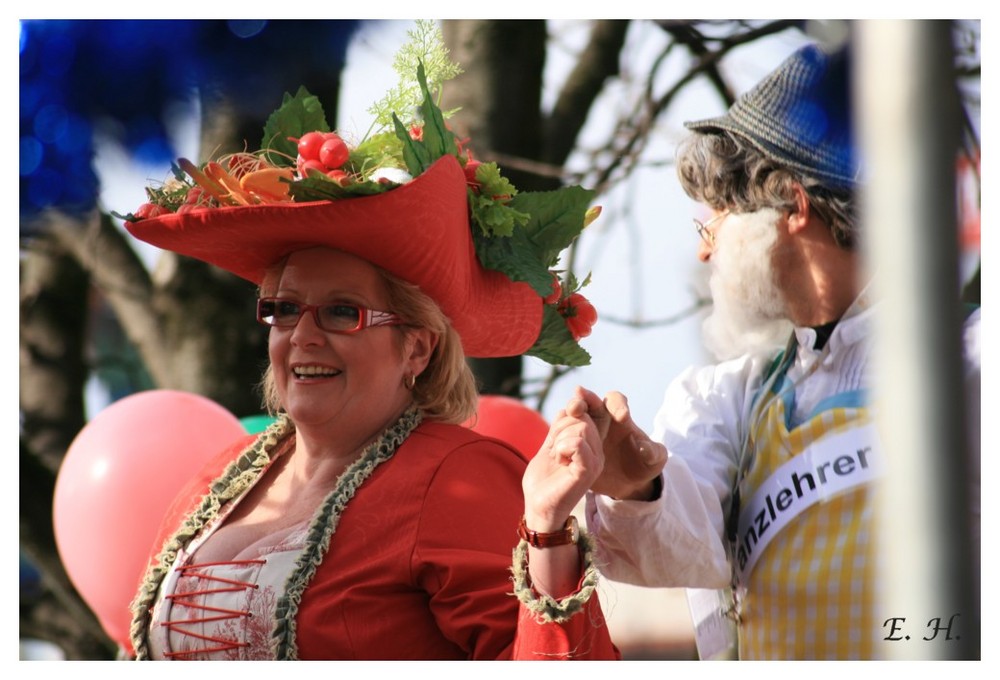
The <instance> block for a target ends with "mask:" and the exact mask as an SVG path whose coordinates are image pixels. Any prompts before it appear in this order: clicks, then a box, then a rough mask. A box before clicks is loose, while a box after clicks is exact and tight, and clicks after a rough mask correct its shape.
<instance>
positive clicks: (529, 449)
mask: <svg viewBox="0 0 1000 680" xmlns="http://www.w3.org/2000/svg"><path fill="white" fill-rule="evenodd" d="M462 425H463V426H464V427H467V428H469V429H471V430H473V431H474V432H478V433H479V434H482V435H485V436H487V437H493V438H494V439H499V440H500V441H503V442H507V443H508V444H510V445H511V446H513V447H514V448H515V449H517V450H518V451H519V452H520V453H521V455H522V456H524V459H525V460H531V459H532V458H533V457H534V456H535V454H536V453H538V449H539V448H541V446H542V442H544V441H545V436H546V435H547V434H548V433H549V424H548V422H546V420H545V418H543V417H542V414H540V413H539V412H538V411H535V410H534V409H531V408H528V407H527V406H525V405H524V404H523V403H522V402H520V401H518V400H517V399H514V398H512V397H501V396H498V395H492V394H484V395H482V396H480V397H479V408H478V411H477V414H476V415H474V416H473V417H472V418H470V419H469V420H467V421H465V422H464V423H462Z"/></svg>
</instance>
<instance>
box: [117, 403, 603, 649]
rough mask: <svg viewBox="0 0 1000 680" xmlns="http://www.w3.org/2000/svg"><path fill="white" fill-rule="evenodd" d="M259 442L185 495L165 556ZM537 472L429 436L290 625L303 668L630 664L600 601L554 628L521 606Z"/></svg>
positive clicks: (359, 511)
mask: <svg viewBox="0 0 1000 680" xmlns="http://www.w3.org/2000/svg"><path fill="white" fill-rule="evenodd" d="M253 441H254V438H248V439H247V440H245V441H241V442H239V444H238V445H237V446H235V447H233V448H231V449H229V450H227V451H225V452H223V454H222V455H221V456H220V457H219V458H218V459H216V461H214V462H213V464H211V465H209V466H208V467H207V468H206V469H205V470H204V471H203V472H202V474H201V475H199V477H198V478H197V479H195V480H194V481H193V482H192V483H191V484H190V485H189V487H188V488H187V489H186V491H185V492H184V493H182V494H181V496H180V497H179V498H178V501H177V502H175V504H174V506H173V508H172V510H171V512H170V513H169V514H168V516H167V518H166V521H165V523H164V530H163V531H162V532H161V535H160V537H159V539H158V541H157V543H156V544H155V545H156V546H157V552H158V551H159V550H158V547H159V546H161V545H163V544H164V541H166V540H168V539H169V538H170V537H171V536H172V535H173V534H174V533H175V532H176V530H177V527H178V526H180V525H181V523H182V521H183V519H184V518H185V517H186V516H187V515H188V514H190V512H191V511H192V510H193V509H194V508H196V507H197V506H198V504H199V501H200V500H201V498H202V496H204V495H205V493H206V492H207V491H208V488H209V484H210V482H211V481H212V480H214V479H215V478H217V477H218V476H219V475H220V473H221V472H222V470H223V469H224V468H225V467H226V465H227V464H228V463H230V462H231V461H232V460H233V459H234V458H236V457H237V456H238V455H239V453H240V452H241V451H243V449H244V448H245V447H246V446H247V445H248V444H250V443H252V442H253ZM524 468H525V461H524V460H523V459H522V457H521V456H520V454H518V453H517V452H516V451H515V450H514V449H513V448H511V447H509V446H507V445H506V444H504V443H501V442H499V441H496V440H493V439H487V438H484V437H482V436H480V435H478V434H476V433H474V432H472V431H470V430H468V429H466V428H463V427H459V426H455V425H442V424H439V423H429V422H425V423H423V424H421V425H420V426H418V427H417V428H416V429H415V430H414V431H413V432H412V433H411V434H410V435H409V437H408V438H407V439H406V440H405V441H404V442H403V443H402V445H401V446H400V447H399V449H398V450H397V451H396V453H395V454H394V455H393V457H392V458H391V459H389V460H388V461H386V462H384V463H382V464H380V465H379V466H378V467H377V468H375V470H374V472H373V473H372V475H371V476H370V477H369V478H368V479H367V480H366V481H365V482H364V483H363V484H362V485H361V486H360V487H359V488H358V490H357V492H356V494H355V495H354V497H353V498H352V499H351V500H350V501H349V502H348V503H347V505H346V507H345V509H344V510H343V513H342V514H341V515H340V520H339V523H337V525H336V529H335V531H334V533H333V534H332V538H331V540H330V544H329V548H328V550H327V551H326V553H325V555H323V557H322V561H321V562H320V564H319V566H318V567H317V569H316V571H315V574H314V575H313V577H312V578H311V579H310V580H309V581H308V585H307V586H306V588H305V590H304V592H303V595H302V599H301V603H300V605H299V607H298V611H297V612H293V615H294V616H293V617H290V618H292V619H293V620H292V621H278V622H276V625H277V626H289V625H291V626H292V627H293V630H294V634H293V635H292V638H293V640H294V647H295V648H296V649H297V657H298V658H301V659H509V658H518V659H559V658H582V659H613V658H618V656H619V655H618V650H617V649H616V648H615V647H614V645H613V644H612V643H611V640H610V637H609V635H608V630H607V626H606V623H605V621H604V617H603V614H602V612H601V609H600V604H599V602H598V599H597V596H596V593H595V592H593V589H592V588H591V589H589V592H587V593H586V594H585V595H580V596H577V598H576V599H577V602H576V603H575V605H577V606H578V605H579V604H580V600H582V599H583V598H584V597H586V601H585V602H584V603H583V606H582V609H581V610H580V611H578V612H577V613H576V614H573V615H572V616H569V618H568V619H567V620H566V621H564V622H563V623H543V622H542V621H541V620H540V618H539V617H538V616H537V615H536V614H534V613H533V612H532V611H531V610H530V605H525V604H522V603H520V602H519V601H518V599H516V598H515V597H514V596H513V586H512V582H511V580H512V579H511V554H512V551H513V549H514V548H515V546H516V545H517V543H518V539H517V536H516V532H515V529H516V527H517V523H518V520H519V518H520V516H521V514H522V512H523V500H522V492H521V477H522V475H523V473H524ZM154 562H155V557H154ZM589 569H591V570H592V569H593V567H592V566H591V567H589ZM591 575H592V574H591ZM522 585H523V584H522ZM522 590H523V588H522ZM570 611H572V607H571V608H570ZM146 617H147V618H148V612H147V613H146ZM279 618H280V615H279ZM133 629H135V624H133Z"/></svg>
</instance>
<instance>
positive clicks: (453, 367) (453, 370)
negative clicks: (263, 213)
mask: <svg viewBox="0 0 1000 680" xmlns="http://www.w3.org/2000/svg"><path fill="white" fill-rule="evenodd" d="M287 259H288V258H287V257H285V258H282V259H281V260H279V261H278V262H276V263H275V264H273V265H271V267H269V268H268V270H267V272H266V273H265V274H264V278H263V280H262V282H261V284H260V294H261V296H268V295H273V294H274V292H275V291H276V290H277V287H278V282H279V280H280V279H281V273H282V271H283V270H284V268H285V262H286V261H287ZM373 266H374V265H373ZM375 269H376V270H377V271H378V273H379V275H380V276H381V277H382V280H383V281H384V282H385V287H386V292H387V296H388V300H387V307H388V309H387V310H386V311H390V312H393V313H394V314H398V315H399V316H401V317H402V318H403V319H405V320H406V325H404V326H396V327H395V328H397V329H400V332H401V333H404V334H405V333H407V332H408V328H407V327H417V328H426V329H427V330H429V331H431V333H432V334H433V335H434V336H435V337H436V338H437V345H436V347H435V348H434V351H433V353H432V354H431V358H430V360H429V361H428V363H427V368H425V369H424V371H423V372H422V373H421V374H420V375H418V376H416V381H415V383H414V386H413V389H412V390H411V391H412V393H413V401H414V403H415V404H416V406H417V408H419V409H420V410H421V411H422V412H423V414H424V417H425V418H429V419H433V420H436V421H438V422H444V423H462V422H465V421H466V420H468V419H469V418H470V417H471V416H472V414H473V413H474V412H475V410H476V406H477V404H478V400H479V393H478V391H477V389H476V380H475V377H474V376H473V374H472V369H470V368H469V365H468V364H467V363H466V361H465V352H464V351H463V350H462V339H461V338H460V337H459V335H458V332H457V331H456V330H455V329H454V327H453V326H452V325H451V322H450V321H449V320H448V317H446V316H445V315H444V312H442V311H441V308H440V307H438V305H437V303H436V302H434V300H432V299H431V298H430V297H429V296H427V295H426V294H425V293H424V292H423V291H422V290H420V288H419V287H418V286H415V285H413V284H412V283H409V282H408V281H404V280H403V279H401V278H399V277H397V276H395V275H393V274H390V273H389V272H387V271H385V270H384V269H382V268H381V267H375ZM399 338H400V340H399V348H400V350H402V347H403V336H399ZM260 389H261V393H262V395H263V405H264V407H265V408H266V409H267V411H268V413H270V414H272V415H274V414H276V413H277V412H279V411H281V410H282V404H281V400H280V398H279V396H278V390H277V386H276V385H275V381H274V373H273V370H272V367H271V364H270V363H268V366H267V370H265V371H264V377H263V379H262V380H261V383H260Z"/></svg>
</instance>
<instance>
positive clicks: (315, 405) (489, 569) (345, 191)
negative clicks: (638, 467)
mask: <svg viewBox="0 0 1000 680" xmlns="http://www.w3.org/2000/svg"><path fill="white" fill-rule="evenodd" d="M418 78H419V79H420V82H421V86H422V88H423V93H424V97H425V101H424V105H423V110H422V117H423V120H422V126H423V127H422V128H421V132H422V134H419V135H418V134H415V133H410V132H409V131H408V127H407V126H404V125H403V124H402V123H401V122H400V121H398V119H397V120H396V123H397V124H396V126H395V127H396V134H386V135H383V136H382V137H379V136H376V137H374V138H372V139H371V140H370V141H369V142H368V143H367V144H366V145H365V146H364V148H362V146H359V147H358V148H356V149H353V150H350V149H346V147H345V148H343V149H341V148H340V144H342V141H340V138H339V137H337V136H336V135H335V134H333V133H328V132H325V130H326V129H327V128H326V124H325V121H319V122H317V121H316V120H315V119H314V118H309V116H313V115H314V113H313V112H315V110H316V105H318V102H316V101H315V98H311V97H309V95H308V93H305V92H304V91H300V93H299V94H298V95H296V96H295V97H294V98H293V97H286V101H285V103H284V104H283V107H282V110H281V114H282V115H278V116H275V117H273V118H272V121H271V122H269V124H268V127H267V128H265V144H264V145H263V146H265V147H266V149H267V151H266V152H265V153H262V154H249V153H247V154H239V155H237V156H234V157H231V158H229V159H225V160H224V161H222V162H215V163H208V164H205V165H203V166H200V167H196V166H194V165H193V164H191V163H188V162H185V161H181V167H183V168H184V169H185V170H186V171H187V173H188V176H187V177H184V178H183V179H177V180H174V181H173V182H171V183H169V184H168V185H165V186H164V187H163V188H162V189H158V190H153V191H151V192H150V196H151V199H152V200H151V204H150V205H148V206H144V207H143V209H142V210H141V211H137V215H139V214H141V215H143V216H144V217H141V218H140V217H137V215H133V216H130V220H129V222H128V224H127V227H128V229H129V230H130V231H131V233H133V234H134V235H135V236H136V237H138V238H140V239H142V240H144V241H147V242H149V243H152V244H154V245H157V246H160V247H162V248H166V249H169V250H173V251H175V252H178V253H181V254H184V255H188V256H192V257H196V258H199V259H201V260H204V261H207V262H210V263H212V264H215V265H218V266H220V267H222V268H224V269H227V270H229V271H231V272H233V273H235V274H238V275H240V276H242V277H244V278H246V279H249V280H251V281H253V282H254V283H256V284H258V285H259V287H260V296H259V300H258V303H257V316H258V320H260V321H261V322H262V323H264V324H266V325H268V326H269V333H270V335H269V354H270V366H269V367H268V370H267V373H266V375H265V378H264V383H263V385H264V392H265V400H266V402H267V404H268V406H269V407H270V408H271V409H272V410H273V411H274V412H275V413H277V415H278V418H277V420H276V422H275V423H274V424H273V425H272V426H271V427H270V428H269V429H267V430H266V431H264V432H263V433H261V434H260V435H257V436H255V437H250V438H248V439H247V440H246V441H244V442H240V443H239V444H238V445H237V446H234V447H233V448H232V449H231V450H229V451H224V452H222V453H221V455H220V456H219V458H218V459H217V460H216V461H215V462H214V463H213V464H211V465H209V466H208V467H207V468H206V469H205V470H203V471H202V472H201V473H200V474H199V475H198V476H197V477H196V478H195V479H194V480H192V482H191V484H190V485H189V488H188V489H187V491H185V492H184V493H182V494H181V495H180V496H179V497H178V499H177V501H176V503H175V504H174V507H173V508H172V510H171V511H170V513H169V515H168V517H167V518H166V520H165V521H164V525H163V531H162V535H161V537H160V539H159V540H158V542H157V544H156V545H155V546H154V551H155V552H154V557H153V558H152V559H151V561H150V565H149V568H148V570H147V572H146V574H145V576H144V578H143V580H142V583H141V586H140V589H139V592H138V595H137V596H136V599H135V601H134V603H133V617H134V618H133V624H132V631H131V645H132V650H130V651H131V654H130V656H133V657H135V658H139V659H199V660H200V659H506V658H522V659H576V658H581V659H587V658H616V657H617V656H618V652H617V650H616V649H615V647H614V646H613V644H612V643H611V640H610V638H609V636H608V631H607V627H606V625H605V622H604V618H603V615H602V612H601V610H600V605H599V603H598V600H597V596H596V592H595V582H596V572H595V570H594V568H593V565H592V559H591V553H590V551H591V548H590V542H589V540H588V538H587V536H586V535H581V533H580V532H579V530H578V528H577V526H576V523H575V520H574V519H573V518H572V517H570V516H569V514H570V512H571V511H572V508H573V507H574V505H575V504H576V502H577V501H578V500H579V499H580V498H581V497H582V496H583V493H584V492H585V490H586V489H587V488H588V487H589V486H590V483H591V482H592V480H593V479H594V478H595V477H596V475H597V474H598V473H599V471H600V470H599V464H598V463H597V462H596V460H595V459H594V457H593V455H592V449H591V448H590V447H589V444H591V443H592V442H590V438H592V437H593V436H595V434H593V433H594V432H595V431H594V429H593V427H591V428H590V429H589V430H585V429H584V428H582V427H581V426H580V425H579V424H578V422H577V421H576V420H571V419H568V418H562V417H560V418H557V420H556V422H554V423H553V425H552V429H551V431H550V434H549V437H548V439H547V440H546V442H545V444H544V445H543V447H542V449H541V451H540V452H539V454H538V455H537V456H535V458H534V459H533V461H532V462H531V464H530V465H528V466H527V470H526V463H525V461H524V459H523V458H522V457H521V455H520V454H519V453H518V452H517V451H516V450H515V449H514V448H513V447H511V446H508V445H506V444H504V443H502V442H499V441H497V440H493V439H488V438H484V437H482V436H480V435H478V434H476V433H474V432H472V431H471V430H469V429H467V428H463V427H461V426H459V425H458V423H461V422H463V421H465V420H467V419H468V418H469V417H470V416H471V415H472V413H473V412H474V409H475V406H476V400H477V393H476V388H475V383H474V379H473V376H472V374H471V372H470V370H469V368H468V366H467V364H466V362H465V358H466V356H479V357H496V356H508V355H517V354H523V353H531V354H534V355H536V356H540V357H542V358H543V359H546V360H549V361H553V362H558V363H580V362H582V361H586V360H587V355H586V353H585V352H583V350H582V349H580V347H579V346H578V345H577V343H576V338H575V337H574V335H573V334H571V333H570V332H569V330H568V329H567V327H566V324H565V320H564V317H565V316H566V315H571V314H572V311H571V310H570V311H568V310H567V305H566V304H565V300H566V299H567V298H568V297H569V295H570V294H571V293H572V292H574V291H571V290H567V291H565V292H564V293H563V294H562V295H556V296H554V297H552V298H550V299H549V300H548V301H547V302H546V301H543V298H545V297H547V296H549V294H550V293H551V290H552V286H553V284H552V274H551V273H550V271H549V270H550V269H551V267H552V266H553V265H554V264H555V262H556V259H557V257H558V253H559V252H560V251H561V250H562V249H563V248H565V247H566V245H568V244H569V243H570V242H571V241H572V240H573V239H574V238H575V237H576V236H577V235H578V234H579V233H580V230H581V229H582V228H583V226H584V223H585V221H586V219H587V218H586V215H587V203H588V201H589V199H590V197H591V194H590V192H586V191H583V190H582V189H579V188H577V187H574V188H569V189H567V190H564V191H560V192H550V193H549V194H545V195H532V194H520V195H516V192H515V190H514V189H513V187H511V186H510V185H509V183H508V182H506V180H504V179H503V178H502V176H500V174H499V171H498V170H497V168H496V167H495V166H494V165H492V164H484V166H485V167H481V168H480V169H479V170H474V168H475V167H476V164H475V163H473V162H471V160H470V158H471V157H470V156H469V154H468V152H467V151H466V150H464V149H462V148H461V147H462V145H461V144H458V143H456V140H455V138H454V135H452V134H451V132H450V131H449V130H448V129H447V128H446V127H445V125H444V123H443V119H442V117H441V112H440V111H439V110H438V109H437V107H436V106H435V105H434V104H433V100H432V98H431V97H430V94H429V91H428V89H427V85H426V82H425V80H424V79H423V73H422V70H421V71H420V72H419V73H418ZM295 112H298V113H295ZM320 115H321V114H320ZM275 121H279V122H277V123H276V122H275ZM290 121H291V123H290ZM290 127H291V128H294V129H289V128H290ZM307 132H309V133H311V134H312V136H310V135H309V134H305V133H307ZM316 135H319V137H317V136H316ZM289 137H294V140H293V141H292V142H291V144H292V147H291V148H290V149H289V148H285V147H283V146H282V145H283V144H284V140H285V139H288V138H289ZM317 142H322V144H317ZM327 142H330V144H329V145H327V146H328V147H329V149H328V152H327V153H325V154H323V155H322V157H320V156H318V155H317V157H316V158H310V157H308V156H310V155H312V154H313V153H314V151H315V149H314V147H316V146H319V147H322V148H325V147H324V145H326V143H327ZM376 142H377V144H376ZM296 143H297V145H296ZM375 147H378V150H377V152H373V151H372V149H373V148H375ZM386 149H389V150H394V152H392V153H387V152H386ZM376 159H377V160H376ZM312 161H316V162H312ZM317 163H318V164H317ZM470 170H471V172H470ZM335 171H336V172H335ZM543 232H544V233H543ZM542 235H544V238H541V237H540V236H542ZM515 252H516V253H517V257H513V254H514V253H515ZM572 287H573V286H566V288H572ZM556 298H558V299H556ZM560 303H562V304H560ZM581 439H582V440H583V445H582V446H581V445H580V441H581ZM593 443H594V444H596V442H593ZM593 450H596V446H595V447H594V449H593ZM564 452H572V455H570V454H568V453H564ZM522 483H523V488H524V490H525V492H524V493H523V492H522ZM529 492H530V493H529ZM524 494H527V495H524ZM519 537H520V539H519ZM512 554H513V564H512V562H511V557H512ZM512 570H513V574H514V578H513V587H512V584H511V571H512Z"/></svg>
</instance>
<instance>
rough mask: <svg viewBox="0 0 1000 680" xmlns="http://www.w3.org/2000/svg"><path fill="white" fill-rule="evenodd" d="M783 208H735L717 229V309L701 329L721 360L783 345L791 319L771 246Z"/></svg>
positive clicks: (713, 281)
mask: <svg viewBox="0 0 1000 680" xmlns="http://www.w3.org/2000/svg"><path fill="white" fill-rule="evenodd" d="M779 218H780V213H779V212H778V211H777V210H775V209H773V208H764V209H762V210H758V211H756V212H752V213H731V214H730V215H729V216H727V217H726V218H725V220H723V221H722V223H721V224H720V225H719V226H718V228H716V230H715V249H714V251H713V252H712V257H711V259H710V260H709V263H710V265H711V267H712V274H711V279H710V280H709V287H710V289H711V291H712V303H713V304H712V313H711V314H710V315H709V317H708V318H707V319H705V322H704V325H703V326H702V331H703V333H704V335H705V345H706V347H707V348H708V349H709V351H711V352H712V354H714V355H715V356H716V358H717V359H718V360H720V361H724V360H726V359H732V358H734V357H737V356H740V355H742V354H746V353H748V352H758V351H771V350H774V349H776V348H781V347H783V346H784V344H785V343H786V342H787V340H788V336H789V334H790V333H791V330H792V324H791V322H790V321H788V319H787V318H786V312H785V304H784V300H783V298H782V294H781V291H780V289H779V288H778V285H777V284H776V283H775V280H774V267H773V257H772V247H773V246H774V243H775V241H777V239H778V229H777V227H776V223H777V221H778V219H779Z"/></svg>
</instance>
